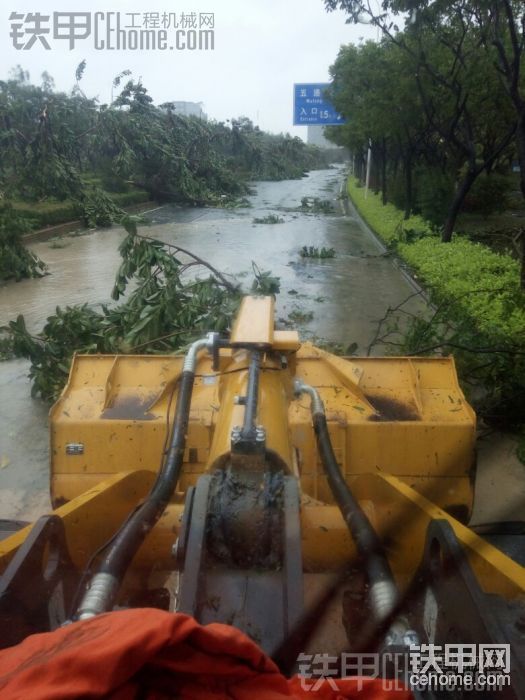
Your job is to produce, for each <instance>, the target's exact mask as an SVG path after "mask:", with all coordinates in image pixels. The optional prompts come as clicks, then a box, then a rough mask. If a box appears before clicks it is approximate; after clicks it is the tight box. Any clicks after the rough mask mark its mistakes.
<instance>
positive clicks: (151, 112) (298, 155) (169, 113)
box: [0, 61, 330, 278]
mask: <svg viewBox="0 0 525 700" xmlns="http://www.w3.org/2000/svg"><path fill="white" fill-rule="evenodd" d="M85 67H86V64H85V61H83V62H82V63H81V64H80V65H79V66H78V68H77V70H76V75H75V78H76V80H75V86H74V88H73V89H72V91H70V92H61V91H57V90H56V89H55V86H54V82H53V79H52V78H51V76H49V75H48V74H47V73H43V74H42V77H41V81H40V84H38V85H36V84H33V83H32V82H31V80H30V76H29V75H28V73H27V72H25V71H24V70H23V69H22V68H20V67H18V68H16V69H15V70H14V71H12V72H11V75H10V78H9V79H8V80H5V81H0V195H1V196H0V250H1V252H2V260H3V261H4V263H5V264H4V265H3V266H2V265H0V267H1V273H0V278H2V277H3V278H6V277H10V276H12V277H17V278H19V277H23V276H29V275H31V274H34V273H37V272H39V270H38V269H37V268H35V264H34V261H33V260H32V259H30V258H28V256H27V255H25V254H23V252H22V251H23V248H22V247H21V244H20V234H21V233H23V232H24V231H25V230H27V229H28V228H30V227H31V223H32V222H31V220H30V219H28V218H27V215H26V216H25V218H24V216H18V215H17V211H25V210H24V209H23V205H24V204H27V203H31V204H32V205H34V206H36V207H37V208H38V207H39V206H42V205H49V203H56V202H70V203H71V204H72V212H74V214H75V216H70V217H69V218H81V219H83V220H84V222H85V223H86V224H87V225H89V226H106V225H109V224H111V223H112V222H113V221H115V220H119V218H120V217H121V216H122V210H121V209H120V208H119V206H117V204H116V203H115V201H116V198H115V196H112V195H115V193H122V192H133V191H134V190H136V189H137V188H140V190H142V191H146V192H147V193H148V194H149V197H150V198H151V199H154V200H157V201H169V202H180V203H184V204H194V205H208V204H212V205H220V206H224V205H232V204H234V203H235V202H236V201H237V200H238V198H239V197H242V196H243V195H245V194H246V193H247V192H248V191H249V188H248V185H247V181H248V180H257V179H259V180H279V179H284V178H298V177H302V176H303V175H304V174H305V172H306V171H308V170H310V169H313V168H317V167H325V166H326V165H328V160H329V158H330V155H329V154H328V153H326V152H323V151H322V150H321V149H318V148H316V147H314V146H311V145H307V144H306V143H304V142H303V141H302V140H301V139H300V138H297V137H292V136H290V135H289V134H269V133H266V132H264V131H262V130H261V129H259V128H258V127H257V126H255V125H254V124H253V123H252V122H251V121H250V120H249V119H248V118H246V117H240V118H237V119H231V120H227V121H226V122H220V121H219V122H218V121H204V120H202V119H199V118H196V117H186V116H182V115H180V114H178V113H177V110H176V109H175V105H174V104H173V103H171V102H166V103H163V104H161V105H155V104H154V103H153V100H152V98H151V96H150V95H149V94H148V91H147V89H146V87H145V86H144V85H143V84H142V82H141V80H135V79H133V76H132V75H131V73H130V71H123V72H122V73H120V74H119V75H118V76H116V77H115V79H114V81H113V93H114V95H115V97H114V99H113V98H112V101H111V102H110V103H109V104H100V102H99V101H98V100H97V99H94V98H90V97H88V96H86V94H85V93H84V91H83V90H82V87H81V81H82V76H83V73H84V70H85ZM21 205H22V206H21ZM17 261H18V263H17ZM4 268H5V269H4Z"/></svg>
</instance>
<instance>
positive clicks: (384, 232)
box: [348, 177, 431, 243]
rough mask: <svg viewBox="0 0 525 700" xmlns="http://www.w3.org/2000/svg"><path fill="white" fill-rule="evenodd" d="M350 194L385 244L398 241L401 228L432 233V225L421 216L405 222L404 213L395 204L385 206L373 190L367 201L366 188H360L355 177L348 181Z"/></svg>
mask: <svg viewBox="0 0 525 700" xmlns="http://www.w3.org/2000/svg"><path fill="white" fill-rule="evenodd" d="M348 194H349V195H350V199H351V200H352V201H353V203H354V204H355V206H356V207H357V209H358V211H359V213H360V214H361V216H362V217H363V219H365V221H366V222H367V224H369V226H370V227H371V228H372V229H373V230H374V231H375V232H376V233H377V235H378V236H379V237H380V238H382V239H383V240H384V242H385V243H391V242H393V241H396V240H398V233H397V232H398V231H399V229H400V228H401V226H403V227H404V228H405V229H415V230H417V231H421V232H425V233H430V232H431V230H430V224H429V223H428V222H427V221H425V220H424V219H423V218H421V216H411V217H410V218H409V219H407V220H406V221H404V220H403V212H402V211H400V210H399V209H398V208H397V207H395V206H394V205H393V204H384V205H383V203H382V201H381V196H380V195H377V194H374V192H372V190H368V197H367V198H366V199H365V188H364V187H360V186H359V184H358V181H357V180H356V179H355V178H353V177H350V178H349V180H348Z"/></svg>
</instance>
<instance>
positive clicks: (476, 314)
mask: <svg viewBox="0 0 525 700" xmlns="http://www.w3.org/2000/svg"><path fill="white" fill-rule="evenodd" d="M397 250H398V252H399V254H400V256H401V257H402V258H403V259H404V260H405V261H406V262H407V263H408V264H409V265H410V267H411V268H412V269H413V270H415V271H417V273H418V276H419V277H420V279H421V280H422V281H423V282H424V283H425V284H427V285H428V286H430V287H432V289H433V290H434V297H435V300H436V301H447V300H448V299H453V300H454V302H455V303H456V305H457V306H458V307H459V308H460V309H461V310H462V311H463V312H464V313H466V314H468V315H469V316H470V317H471V318H472V319H474V320H475V321H476V325H477V327H478V329H479V331H480V332H481V333H483V334H487V335H501V336H505V337H506V338H507V339H510V338H514V339H515V341H516V342H518V341H519V340H521V342H522V343H523V342H524V341H525V295H524V294H523V293H522V292H521V291H520V285H519V282H520V269H519V263H518V261H517V260H514V259H513V258H511V257H510V256H509V255H503V254H500V253H494V252H492V251H491V250H490V249H489V248H487V247H486V246H484V245H482V244H481V243H472V242H470V241H468V240H465V239H461V238H455V240H453V241H452V242H451V243H441V241H440V240H439V239H438V238H436V237H428V238H421V239H419V240H418V241H415V242H414V243H410V244H406V243H401V244H400V245H399V246H398V249H397ZM476 290H477V293H476Z"/></svg>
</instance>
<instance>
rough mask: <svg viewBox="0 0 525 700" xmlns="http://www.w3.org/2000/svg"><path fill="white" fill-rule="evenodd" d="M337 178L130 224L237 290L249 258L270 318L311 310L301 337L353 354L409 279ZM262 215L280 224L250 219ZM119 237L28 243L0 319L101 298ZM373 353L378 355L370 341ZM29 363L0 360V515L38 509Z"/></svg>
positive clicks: (37, 316) (110, 233)
mask: <svg viewBox="0 0 525 700" xmlns="http://www.w3.org/2000/svg"><path fill="white" fill-rule="evenodd" d="M342 182H343V173H342V170H341V169H340V168H339V167H338V168H334V169H330V170H322V171H314V172H312V173H310V174H309V175H308V176H307V177H305V178H303V179H302V180H290V181H284V182H260V183H255V184H254V194H253V195H251V196H250V197H249V201H250V203H251V207H249V208H242V209H234V210H227V209H211V208H210V209H198V208H186V209H184V208H176V207H172V206H165V207H162V208H159V209H155V210H152V211H151V212H149V213H148V214H146V218H147V219H148V221H149V226H148V227H144V228H142V229H141V232H142V233H145V234H147V235H150V236H154V237H156V238H159V239H161V240H163V241H166V242H170V243H175V244H179V245H180V246H182V247H183V248H187V249H188V250H190V251H192V252H194V253H195V254H196V255H198V256H200V257H202V258H204V259H206V260H208V261H209V262H210V263H211V264H212V265H214V266H215V267H216V268H218V269H219V270H221V271H222V272H225V273H227V274H230V275H232V278H234V279H235V280H236V281H239V282H241V283H242V284H243V285H244V286H245V287H246V290H247V291H248V290H249V286H250V285H251V281H252V279H253V275H252V261H254V262H255V263H256V264H257V265H258V266H259V268H260V269H261V270H270V271H271V272H272V274H273V275H276V276H278V277H280V279H281V293H280V294H279V296H278V301H277V315H278V318H280V319H286V318H287V317H288V315H289V314H290V313H293V312H296V313H297V312H299V313H300V314H302V315H303V316H302V317H303V318H306V317H305V314H313V317H312V318H311V320H309V321H303V323H301V322H299V324H298V326H299V329H300V331H301V335H302V336H303V337H311V338H313V339H324V340H327V341H330V342H334V343H337V344H339V345H341V346H342V347H343V348H347V347H348V346H350V345H351V344H356V345H357V352H358V353H363V354H365V353H366V351H367V347H368V345H369V343H370V342H371V341H372V339H373V338H374V335H375V332H376V329H377V321H378V320H379V319H380V318H381V317H383V316H384V314H385V312H386V310H387V308H388V307H389V306H395V305H397V304H399V303H400V302H401V301H403V300H404V299H406V298H407V297H409V296H410V295H411V294H413V293H414V288H413V287H412V286H411V284H410V282H409V281H408V279H407V278H406V277H405V276H404V275H403V273H402V272H401V270H399V269H398V268H397V267H395V266H394V264H393V262H392V260H391V259H390V258H389V257H387V256H385V254H384V250H383V248H382V246H381V245H380V244H379V243H378V242H377V240H376V239H375V238H374V237H373V236H372V235H371V233H370V232H369V231H367V230H366V228H365V227H364V226H363V225H362V224H361V223H360V222H359V221H358V220H357V219H356V218H353V217H352V216H351V215H350V216H348V215H345V213H344V210H343V207H342V202H341V201H340V200H339V198H338V195H339V192H340V188H341V184H342ZM303 197H318V198H320V199H322V200H330V201H331V202H332V205H333V209H334V213H333V214H313V213H308V212H302V211H299V210H298V209H299V207H300V205H301V199H302V198H303ZM270 214H274V215H278V216H279V217H281V218H282V219H283V220H284V222H283V223H279V224H273V225H272V224H255V223H254V222H253V220H254V218H264V217H266V216H267V215H270ZM124 235H125V232H124V231H123V230H122V229H120V228H118V227H114V228H112V229H109V230H108V229H106V230H99V231H95V232H89V233H88V234H87V235H81V236H75V235H67V236H64V237H63V238H61V239H60V240H59V241H56V242H50V241H45V242H39V243H34V244H32V245H31V248H32V249H33V250H34V252H35V253H37V255H39V257H41V258H42V259H43V260H44V261H45V262H46V263H47V264H48V266H49V272H50V273H51V274H50V275H48V276H46V277H45V278H43V279H37V280H24V281H22V282H20V283H11V284H8V285H6V286H4V287H0V325H2V324H4V323H6V322H8V321H9V320H12V319H14V318H16V316H17V315H18V314H24V316H25V318H26V323H27V325H28V328H29V329H30V330H31V331H32V332H37V331H39V330H40V329H41V328H42V326H43V325H44V323H45V319H46V317H47V316H48V315H50V314H52V313H53V312H54V310H55V307H56V306H57V305H60V306H65V305H72V304H78V303H84V302H88V303H89V304H99V303H108V301H109V300H110V293H111V288H112V284H113V279H114V276H115V272H116V269H117V267H118V265H119V263H120V257H119V254H118V246H119V244H120V242H121V241H122V239H123V237H124ZM303 245H307V246H309V245H312V246H317V247H319V248H321V247H323V246H324V247H326V248H334V250H335V251H336V257H335V258H333V259H327V260H322V261H314V260H303V259H302V258H301V257H300V255H299V251H300V249H301V247H302V246H303ZM406 308H407V310H409V311H412V312H417V311H422V310H424V309H425V303H424V301H423V299H422V298H420V297H417V296H416V297H414V298H412V299H411V300H410V302H409V304H408V305H407V307H406ZM373 353H374V354H380V353H381V348H380V347H378V348H375V349H374V350H373ZM28 366H29V365H28V363H27V362H26V361H23V360H14V361H8V362H0V425H1V426H2V432H1V433H0V517H4V518H28V519H29V518H34V517H35V516H37V515H39V514H41V513H42V512H45V511H46V509H47V508H48V507H49V502H48V496H47V479H48V445H47V418H46V416H47V410H48V407H47V405H45V404H44V403H43V402H41V401H39V400H32V399H31V398H30V385H29V381H28V379H27V376H26V375H27V371H28Z"/></svg>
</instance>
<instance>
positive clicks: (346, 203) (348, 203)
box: [340, 176, 435, 308]
mask: <svg viewBox="0 0 525 700" xmlns="http://www.w3.org/2000/svg"><path fill="white" fill-rule="evenodd" d="M346 182H347V178H346V176H345V179H344V180H343V182H342V183H341V189H340V196H341V203H342V208H343V212H344V214H345V216H351V217H352V218H354V219H356V221H357V222H358V223H359V225H360V226H361V227H362V228H363V229H364V230H365V231H366V232H367V233H368V234H369V235H370V236H371V237H372V238H373V239H374V241H375V243H376V244H377V246H378V248H379V250H380V251H381V252H382V253H388V252H389V251H388V248H387V247H386V246H385V244H384V241H383V240H382V239H381V238H380V237H379V235H378V234H377V233H376V232H375V231H374V229H373V228H371V227H370V225H369V224H368V223H367V222H366V221H365V220H364V219H363V217H362V216H361V214H360V213H359V210H358V209H357V207H356V205H355V204H354V202H353V201H352V200H351V198H350V195H349V194H348V191H347V189H346ZM390 257H391V260H392V264H393V265H394V267H396V268H397V269H398V270H399V272H400V273H401V274H402V275H403V277H404V278H405V279H406V281H407V282H408V283H409V285H410V286H411V287H412V288H413V289H414V291H416V292H418V293H419V294H420V295H421V297H422V298H423V299H424V300H425V302H426V303H427V304H428V306H430V307H431V308H435V307H434V305H433V304H432V302H431V301H430V297H429V294H428V292H427V290H426V289H425V288H424V287H423V286H422V285H421V284H420V283H419V282H418V281H417V280H416V279H415V277H414V276H413V274H412V273H410V272H409V270H408V269H407V266H406V263H405V262H404V261H403V260H401V258H400V257H399V256H398V255H396V254H395V253H390Z"/></svg>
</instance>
